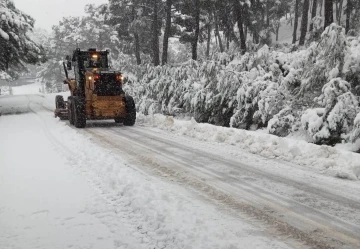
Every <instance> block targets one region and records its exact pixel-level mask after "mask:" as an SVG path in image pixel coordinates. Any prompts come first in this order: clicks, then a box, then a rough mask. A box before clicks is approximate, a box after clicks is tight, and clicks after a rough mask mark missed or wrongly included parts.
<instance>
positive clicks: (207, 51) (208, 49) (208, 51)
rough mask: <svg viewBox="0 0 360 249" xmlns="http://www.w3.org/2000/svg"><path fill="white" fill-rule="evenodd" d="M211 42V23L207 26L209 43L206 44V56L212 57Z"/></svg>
mask: <svg viewBox="0 0 360 249" xmlns="http://www.w3.org/2000/svg"><path fill="white" fill-rule="evenodd" d="M210 43H211V23H209V24H208V27H207V44H206V57H207V58H209V57H210Z"/></svg>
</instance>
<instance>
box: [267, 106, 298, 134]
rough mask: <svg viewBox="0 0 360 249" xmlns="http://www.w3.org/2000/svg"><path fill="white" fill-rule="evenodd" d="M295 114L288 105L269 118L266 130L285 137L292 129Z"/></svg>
mask: <svg viewBox="0 0 360 249" xmlns="http://www.w3.org/2000/svg"><path fill="white" fill-rule="evenodd" d="M294 122H295V116H294V113H293V111H292V109H291V108H290V107H286V108H284V109H283V110H281V111H280V112H279V113H278V114H276V115H275V116H274V117H273V118H272V119H270V120H269V122H268V126H267V130H268V132H269V133H270V134H273V135H276V136H280V137H286V136H287V135H289V134H290V132H291V131H292V127H293V125H294Z"/></svg>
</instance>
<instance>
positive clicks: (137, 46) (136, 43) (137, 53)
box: [134, 33, 141, 65]
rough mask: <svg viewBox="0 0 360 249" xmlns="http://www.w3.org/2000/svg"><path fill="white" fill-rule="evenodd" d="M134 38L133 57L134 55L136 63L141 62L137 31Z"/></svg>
mask: <svg viewBox="0 0 360 249" xmlns="http://www.w3.org/2000/svg"><path fill="white" fill-rule="evenodd" d="M134 39H135V57H136V64H138V65H140V64H141V56H140V38H139V35H138V34H137V33H135V34H134Z"/></svg>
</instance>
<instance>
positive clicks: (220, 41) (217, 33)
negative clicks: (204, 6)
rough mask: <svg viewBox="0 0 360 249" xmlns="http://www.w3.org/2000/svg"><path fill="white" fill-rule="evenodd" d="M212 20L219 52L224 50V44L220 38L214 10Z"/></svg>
mask: <svg viewBox="0 0 360 249" xmlns="http://www.w3.org/2000/svg"><path fill="white" fill-rule="evenodd" d="M214 21H215V35H216V37H217V39H218V41H219V47H220V52H221V53H222V52H224V46H223V44H222V40H221V36H220V32H219V18H218V16H217V14H216V13H215V12H214Z"/></svg>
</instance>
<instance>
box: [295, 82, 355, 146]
mask: <svg viewBox="0 0 360 249" xmlns="http://www.w3.org/2000/svg"><path fill="white" fill-rule="evenodd" d="M315 101H316V102H318V104H320V105H321V106H323V107H324V108H318V109H309V110H307V111H306V112H305V113H304V114H303V115H302V117H301V122H302V125H303V128H304V130H305V131H307V132H308V134H309V135H310V136H311V137H312V138H313V141H314V142H315V143H320V144H334V143H337V142H340V141H341V139H342V138H344V136H345V135H346V134H348V133H349V132H350V131H351V128H352V124H353V122H354V119H355V116H356V113H357V112H358V111H359V110H358V101H357V99H356V97H355V96H354V95H353V94H352V93H351V92H350V84H349V83H348V82H347V81H344V80H342V79H340V78H336V79H332V80H331V81H330V82H329V83H327V84H326V85H325V86H324V87H323V89H322V94H321V96H320V97H318V98H316V99H315Z"/></svg>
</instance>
